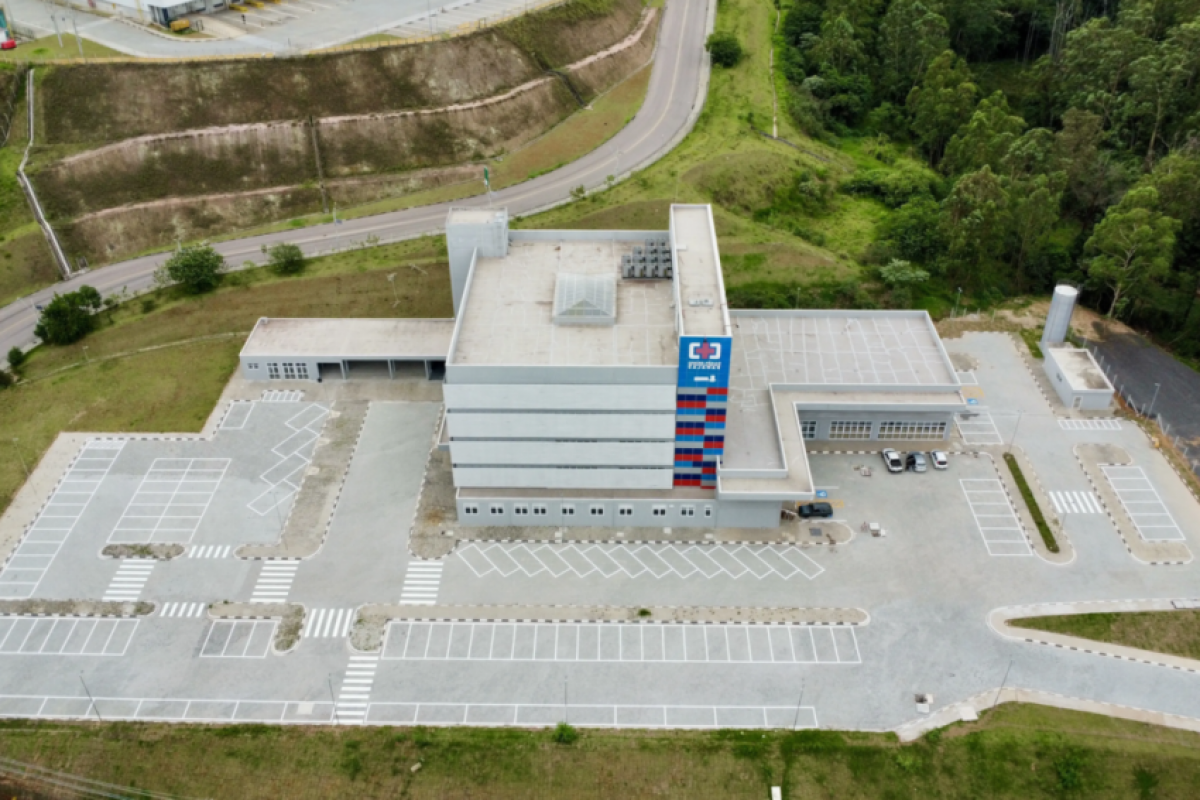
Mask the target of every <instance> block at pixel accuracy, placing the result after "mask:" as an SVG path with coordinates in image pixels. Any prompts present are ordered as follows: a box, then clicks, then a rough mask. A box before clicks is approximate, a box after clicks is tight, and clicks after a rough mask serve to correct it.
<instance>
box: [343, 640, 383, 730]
mask: <svg viewBox="0 0 1200 800" xmlns="http://www.w3.org/2000/svg"><path fill="white" fill-rule="evenodd" d="M378 668H379V656H350V664H349V665H348V666H347V667H346V674H345V676H344V677H343V678H342V685H341V688H340V689H339V690H338V696H337V702H336V703H335V704H334V710H335V713H336V714H337V719H338V722H348V723H352V724H354V723H357V724H359V725H361V724H362V723H363V721H364V720H365V719H366V717H367V708H368V706H370V699H371V687H372V686H374V685H375V670H377V669H378Z"/></svg>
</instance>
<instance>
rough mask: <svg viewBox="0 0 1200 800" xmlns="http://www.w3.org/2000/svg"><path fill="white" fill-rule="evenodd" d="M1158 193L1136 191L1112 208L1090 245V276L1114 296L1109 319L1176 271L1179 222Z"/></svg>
mask: <svg viewBox="0 0 1200 800" xmlns="http://www.w3.org/2000/svg"><path fill="white" fill-rule="evenodd" d="M1158 203H1159V201H1158V190H1157V189H1155V188H1154V187H1152V186H1141V187H1138V188H1135V189H1133V190H1131V191H1130V192H1129V193H1128V194H1126V195H1125V197H1123V198H1122V199H1121V202H1120V203H1118V204H1117V205H1115V206H1113V207H1112V208H1110V209H1109V210H1108V213H1107V214H1105V215H1104V219H1102V220H1101V221H1100V223H1099V224H1097V225H1096V228H1095V230H1093V231H1092V235H1091V237H1090V238H1089V239H1088V240H1087V244H1086V245H1085V246H1084V250H1085V252H1087V253H1088V254H1089V255H1090V258H1089V259H1088V261H1087V273H1088V277H1089V278H1090V279H1091V280H1092V282H1093V283H1095V284H1097V285H1099V286H1102V287H1104V288H1106V289H1108V290H1109V291H1110V292H1112V300H1111V302H1110V303H1109V305H1108V315H1107V316H1108V317H1109V318H1110V319H1111V318H1112V317H1113V315H1114V314H1117V313H1119V312H1120V311H1121V310H1122V309H1124V308H1125V306H1126V305H1127V304H1128V302H1129V300H1130V299H1134V300H1136V299H1137V297H1138V294H1139V292H1140V290H1141V289H1142V287H1143V286H1144V285H1145V284H1146V283H1148V282H1150V281H1153V280H1156V279H1159V278H1162V277H1163V276H1164V275H1166V274H1167V272H1168V271H1169V270H1170V268H1171V253H1172V251H1173V249H1174V247H1175V232H1176V231H1177V230H1178V229H1179V221H1178V220H1176V219H1173V218H1172V217H1168V216H1166V215H1165V214H1163V213H1162V212H1160V211H1159V210H1158Z"/></svg>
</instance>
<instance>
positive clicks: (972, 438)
mask: <svg viewBox="0 0 1200 800" xmlns="http://www.w3.org/2000/svg"><path fill="white" fill-rule="evenodd" d="M954 422H955V424H956V425H957V426H958V432H959V433H960V434H962V437H963V441H964V442H965V443H967V444H970V445H984V444H1004V437H1002V436H1001V435H1000V431H999V430H998V429H997V428H996V423H995V421H994V420H993V419H992V415H991V414H989V413H988V412H986V411H973V412H970V413H969V414H957V415H955V417H954Z"/></svg>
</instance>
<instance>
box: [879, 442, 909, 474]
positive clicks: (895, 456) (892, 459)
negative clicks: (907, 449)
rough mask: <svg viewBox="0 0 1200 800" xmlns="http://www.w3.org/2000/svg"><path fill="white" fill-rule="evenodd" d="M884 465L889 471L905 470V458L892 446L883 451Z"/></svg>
mask: <svg viewBox="0 0 1200 800" xmlns="http://www.w3.org/2000/svg"><path fill="white" fill-rule="evenodd" d="M880 455H881V456H883V463H884V466H886V467H887V471H888V472H904V459H903V458H901V457H900V454H899V453H897V452H896V451H895V450H893V449H892V448H890V447H888V448H885V449H884V451H883V452H882V453H880Z"/></svg>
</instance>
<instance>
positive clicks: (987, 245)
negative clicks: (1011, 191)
mask: <svg viewBox="0 0 1200 800" xmlns="http://www.w3.org/2000/svg"><path fill="white" fill-rule="evenodd" d="M1008 223H1009V218H1008V193H1007V192H1005V191H1004V186H1003V185H1002V184H1001V182H1000V179H999V178H998V177H997V176H996V175H995V174H994V173H993V172H992V168H991V167H988V166H985V167H983V168H982V169H980V170H977V171H975V172H969V173H967V174H966V175H963V176H962V177H961V178H959V179H958V182H957V183H955V184H954V188H953V189H952V190H950V196H949V197H947V198H946V199H945V200H944V201H943V202H942V230H943V233H944V235H945V237H946V242H947V245H948V246H947V254H948V256H949V257H950V266H951V272H952V276H953V277H955V278H957V279H959V280H962V279H964V278H968V277H969V278H972V279H976V278H980V277H982V273H983V272H984V268H985V267H986V266H987V265H989V264H992V263H994V262H995V261H996V259H997V258H998V257H999V256H1000V255H1001V254H1002V253H1003V249H1004V248H1003V245H1004V237H1005V235H1006V234H1007V232H1008Z"/></svg>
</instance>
